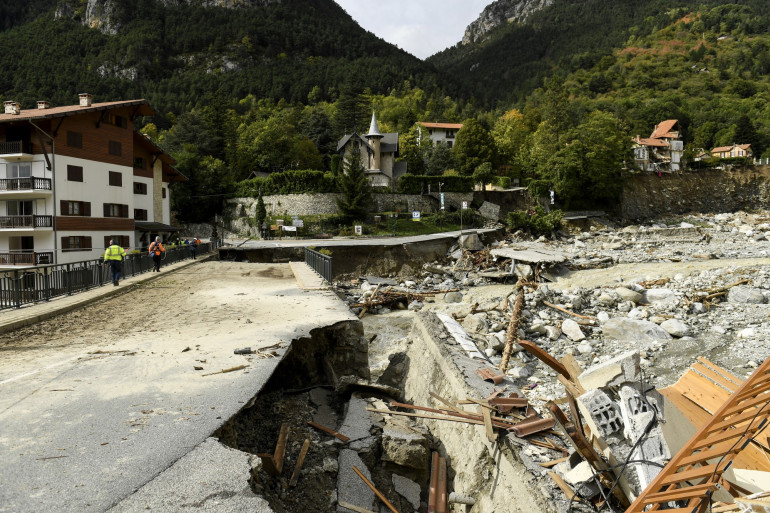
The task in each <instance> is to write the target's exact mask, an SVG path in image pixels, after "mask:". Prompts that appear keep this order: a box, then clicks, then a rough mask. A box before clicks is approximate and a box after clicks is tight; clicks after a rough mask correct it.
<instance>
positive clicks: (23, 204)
mask: <svg viewBox="0 0 770 513" xmlns="http://www.w3.org/2000/svg"><path fill="white" fill-rule="evenodd" d="M7 208H8V215H9V216H31V215H32V214H34V212H33V211H32V210H33V205H32V200H11V201H8V202H7Z"/></svg>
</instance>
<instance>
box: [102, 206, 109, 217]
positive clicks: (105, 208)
mask: <svg viewBox="0 0 770 513" xmlns="http://www.w3.org/2000/svg"><path fill="white" fill-rule="evenodd" d="M102 206H103V207H104V217H110V204H109V203H104V204H102Z"/></svg>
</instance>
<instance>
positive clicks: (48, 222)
mask: <svg viewBox="0 0 770 513" xmlns="http://www.w3.org/2000/svg"><path fill="white" fill-rule="evenodd" d="M4 228H53V216H0V230H2V229H4Z"/></svg>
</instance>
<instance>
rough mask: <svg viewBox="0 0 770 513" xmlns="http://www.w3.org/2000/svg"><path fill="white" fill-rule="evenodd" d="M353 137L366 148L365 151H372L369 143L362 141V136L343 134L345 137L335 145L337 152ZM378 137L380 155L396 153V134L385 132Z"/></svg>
mask: <svg viewBox="0 0 770 513" xmlns="http://www.w3.org/2000/svg"><path fill="white" fill-rule="evenodd" d="M354 136H355V137H358V139H359V140H360V141H361V143H362V144H364V145H365V146H366V149H367V151H369V152H372V151H374V150H373V149H372V147H371V146H369V142H368V141H367V140H366V139H364V137H363V136H361V135H358V134H345V136H344V137H343V138H342V139H340V140H339V142H338V143H337V151H340V150H341V149H342V148H344V147H345V146H346V145H347V144H348V142H350V140H351V139H352V138H353V137H354ZM380 137H382V139H381V142H380V152H381V153H398V132H387V133H384V134H380Z"/></svg>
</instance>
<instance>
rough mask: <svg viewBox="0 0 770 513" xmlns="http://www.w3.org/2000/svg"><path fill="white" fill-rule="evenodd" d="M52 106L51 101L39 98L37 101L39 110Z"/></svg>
mask: <svg viewBox="0 0 770 513" xmlns="http://www.w3.org/2000/svg"><path fill="white" fill-rule="evenodd" d="M50 107H51V102H47V101H45V100H38V101H37V108H38V110H45V109H48V108H50Z"/></svg>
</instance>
